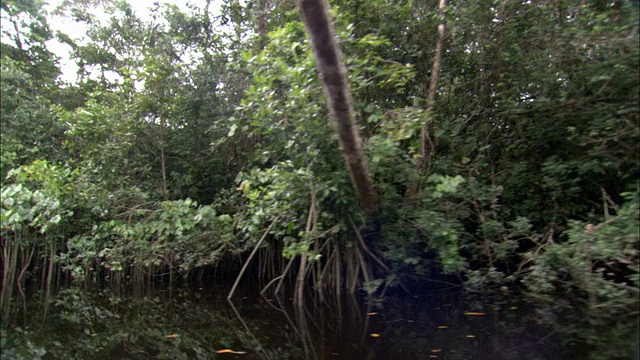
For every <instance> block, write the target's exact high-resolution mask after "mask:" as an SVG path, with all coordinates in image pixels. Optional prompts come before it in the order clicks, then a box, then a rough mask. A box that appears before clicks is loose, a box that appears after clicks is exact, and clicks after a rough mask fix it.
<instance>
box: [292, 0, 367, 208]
mask: <svg viewBox="0 0 640 360" xmlns="http://www.w3.org/2000/svg"><path fill="white" fill-rule="evenodd" d="M299 6H300V12H301V14H302V20H303V21H304V23H305V26H306V28H307V32H308V33H309V36H310V38H311V46H312V48H313V52H314V54H315V59H316V66H317V67H318V72H319V74H320V81H321V83H322V87H323V89H324V93H325V96H326V97H327V105H328V107H329V111H330V113H331V116H332V118H333V120H334V122H335V125H336V130H337V132H338V136H339V138H340V150H341V151H342V154H343V156H344V159H345V162H346V165H347V169H348V171H349V175H350V176H351V182H352V184H353V187H354V189H355V191H356V196H357V197H358V200H359V201H360V204H361V206H362V208H363V210H364V211H365V213H366V214H367V215H368V216H369V217H370V218H376V217H377V215H378V213H379V205H378V195H377V193H376V191H375V189H374V188H373V182H372V181H371V177H370V175H369V171H368V169H367V163H366V160H365V158H364V150H363V148H362V141H361V140H360V136H359V135H358V130H357V128H356V125H355V123H354V121H353V109H352V105H351V95H350V88H349V83H348V81H347V68H346V66H345V64H344V60H343V57H342V52H341V51H340V49H339V48H338V45H337V43H336V36H335V30H334V28H333V24H332V23H331V21H330V19H329V13H328V11H329V4H328V3H327V0H300V3H299Z"/></svg>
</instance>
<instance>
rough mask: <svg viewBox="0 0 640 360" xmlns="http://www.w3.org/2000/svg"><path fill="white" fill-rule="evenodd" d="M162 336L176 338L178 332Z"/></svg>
mask: <svg viewBox="0 0 640 360" xmlns="http://www.w3.org/2000/svg"><path fill="white" fill-rule="evenodd" d="M164 337H166V338H167V339H173V338H177V337H178V334H171V335H165V336H164Z"/></svg>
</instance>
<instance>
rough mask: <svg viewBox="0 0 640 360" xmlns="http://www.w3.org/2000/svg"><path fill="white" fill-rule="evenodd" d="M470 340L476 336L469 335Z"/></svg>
mask: <svg viewBox="0 0 640 360" xmlns="http://www.w3.org/2000/svg"><path fill="white" fill-rule="evenodd" d="M467 337H468V338H474V337H476V336H475V335H467Z"/></svg>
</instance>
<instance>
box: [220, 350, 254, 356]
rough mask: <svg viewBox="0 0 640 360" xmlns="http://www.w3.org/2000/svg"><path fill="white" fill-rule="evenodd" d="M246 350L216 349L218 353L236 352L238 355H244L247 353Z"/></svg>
mask: <svg viewBox="0 0 640 360" xmlns="http://www.w3.org/2000/svg"><path fill="white" fill-rule="evenodd" d="M246 353H247V352H246V351H234V350H231V349H224V350H218V351H216V354H236V355H244V354H246Z"/></svg>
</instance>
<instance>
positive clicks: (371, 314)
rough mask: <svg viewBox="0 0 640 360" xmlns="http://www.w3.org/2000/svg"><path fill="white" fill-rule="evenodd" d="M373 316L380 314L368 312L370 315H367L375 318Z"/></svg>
mask: <svg viewBox="0 0 640 360" xmlns="http://www.w3.org/2000/svg"><path fill="white" fill-rule="evenodd" d="M373 315H378V313H377V312H375V311H372V312H368V313H367V316H373Z"/></svg>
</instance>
